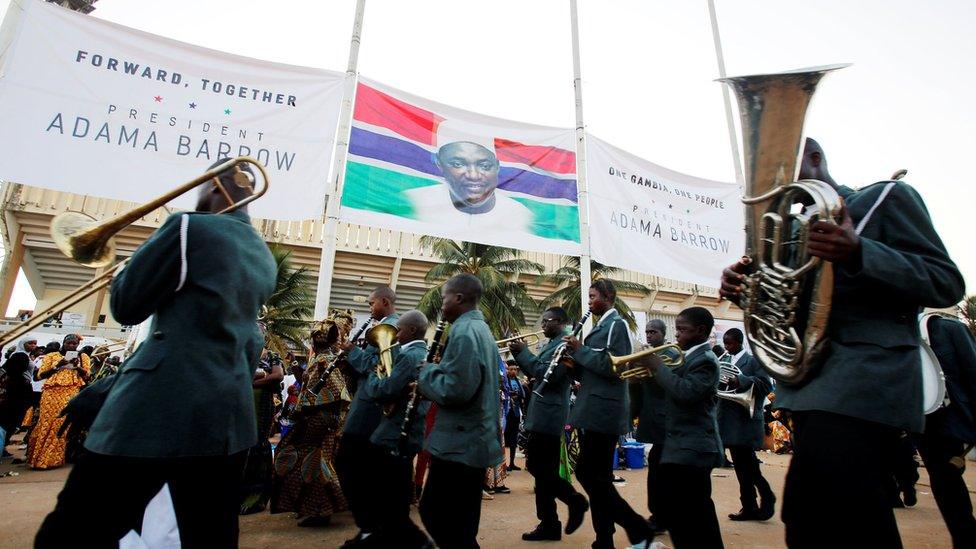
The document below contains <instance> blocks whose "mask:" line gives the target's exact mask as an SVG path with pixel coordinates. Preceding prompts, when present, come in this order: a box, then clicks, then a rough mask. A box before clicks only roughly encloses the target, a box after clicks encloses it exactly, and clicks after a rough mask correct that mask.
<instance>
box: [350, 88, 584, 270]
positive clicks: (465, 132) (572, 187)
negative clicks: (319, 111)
mask: <svg viewBox="0 0 976 549" xmlns="http://www.w3.org/2000/svg"><path fill="white" fill-rule="evenodd" d="M574 139H575V137H574V131H573V130H572V129H567V128H550V127H544V126H533V125H529V124H522V123H519V122H511V121H508V120H501V119H497V118H491V117H488V116H484V115H481V114H476V113H472V112H469V111H463V110H460V109H456V108H453V107H449V106H447V105H442V104H439V103H435V102H432V101H429V100H426V99H423V98H420V97H416V96H413V95H409V94H407V93H404V92H401V91H398V90H395V89H392V88H389V87H387V86H384V85H382V84H379V83H377V82H373V81H369V80H366V79H361V80H360V83H359V86H358V88H357V90H356V103H355V110H354V111H353V124H352V133H351V136H350V139H349V158H348V161H347V163H346V175H345V184H344V187H343V193H342V208H341V213H340V217H341V218H342V220H343V221H347V222H350V223H358V224H363V225H370V226H374V227H385V228H389V229H395V230H402V231H408V232H413V233H418V234H428V235H434V236H440V237H444V238H452V239H455V240H466V241H469V242H478V243H481V244H489V245H494V246H507V247H512V248H519V249H523V250H533V251H540V252H553V253H561V254H568V255H578V254H579V217H578V209H577V204H576V154H575V153H574V152H573V149H574Z"/></svg>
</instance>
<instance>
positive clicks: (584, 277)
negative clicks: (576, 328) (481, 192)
mask: <svg viewBox="0 0 976 549" xmlns="http://www.w3.org/2000/svg"><path fill="white" fill-rule="evenodd" d="M569 11H570V19H571V23H572V28H573V90H574V91H575V93H576V196H577V199H576V205H577V210H579V226H580V227H579V229H580V300H581V301H582V306H581V308H580V311H582V312H584V313H585V312H586V311H587V310H588V309H589V292H590V283H591V280H592V274H591V273H590V203H589V194H588V192H587V190H586V130H585V127H584V125H583V79H582V78H581V76H580V74H581V70H580V49H579V10H578V8H577V5H576V0H570V1H569ZM589 323H590V321H589V320H587V324H589ZM587 328H589V326H584V330H585V329H587Z"/></svg>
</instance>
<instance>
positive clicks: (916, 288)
mask: <svg viewBox="0 0 976 549" xmlns="http://www.w3.org/2000/svg"><path fill="white" fill-rule="evenodd" d="M799 178H800V179H818V180H820V181H823V182H826V183H827V184H829V185H830V186H831V187H833V188H834V189H836V190H837V192H838V193H839V194H840V195H841V196H842V197H843V198H844V203H845V210H844V212H843V220H842V223H841V224H839V225H834V224H832V223H827V222H824V221H818V222H816V223H814V224H813V225H812V226H811V227H810V231H809V232H810V242H809V245H808V250H809V251H810V253H811V254H812V255H813V256H815V257H819V258H822V259H824V260H826V261H830V262H832V263H833V264H834V277H833V278H834V288H833V298H832V306H831V311H830V321H829V323H828V328H827V329H828V339H827V343H826V345H827V348H826V349H825V350H824V352H823V355H824V357H825V358H824V360H823V363H822V364H821V365H819V369H818V370H817V371H816V372H815V373H814V374H813V376H812V377H811V379H809V380H808V381H805V382H804V383H802V384H799V385H788V384H786V383H781V384H779V385H778V386H777V394H776V405H777V407H779V408H781V409H785V410H791V411H792V422H793V442H794V453H793V459H792V461H791V462H790V468H789V471H788V472H787V475H786V486H785V488H784V491H783V514H782V516H783V522H784V523H786V543H787V545H789V546H790V547H822V546H824V545H829V544H834V543H836V539H835V534H836V532H849V533H850V534H849V537H848V539H847V540H846V541H847V542H848V543H849V544H850V545H868V544H869V545H872V546H881V547H901V538H900V536H899V534H898V525H897V524H896V522H895V515H894V512H893V511H892V509H891V505H890V503H889V501H888V498H887V497H886V492H885V489H884V485H885V484H886V483H887V479H888V477H889V475H890V474H891V468H890V464H889V456H891V455H893V454H894V452H895V450H894V448H895V446H896V445H897V443H898V437H899V435H900V433H901V431H903V430H908V431H910V432H920V431H921V430H922V424H923V416H922V390H921V376H920V375H918V372H919V355H918V341H919V332H918V324H917V322H916V320H915V318H916V315H917V314H918V312H919V311H920V309H921V308H923V307H936V308H938V307H948V306H950V305H953V304H955V303H957V302H958V301H959V300H960V299H962V296H963V292H964V288H965V284H964V282H963V279H962V275H961V274H960V273H959V270H958V269H957V268H956V266H955V264H954V263H953V262H952V259H950V258H949V254H948V253H947V252H946V250H945V247H944V246H943V245H942V240H941V239H940V238H939V235H938V233H937V232H936V230H935V228H934V227H933V226H932V220H931V219H930V218H929V214H928V211H927V210H926V208H925V205H924V203H923V202H922V199H921V197H920V196H919V195H918V193H917V192H916V191H915V190H914V189H913V188H912V187H910V186H909V185H907V184H905V183H903V182H901V181H890V182H882V183H880V184H875V185H870V186H868V187H865V188H863V189H861V190H859V191H856V192H855V191H853V190H851V189H850V188H848V187H843V186H840V185H838V184H837V183H836V182H835V181H834V180H833V178H832V177H831V176H830V173H829V172H828V170H827V159H826V156H825V155H824V153H823V150H822V149H821V148H820V145H819V144H817V142H816V141H814V140H812V139H807V141H806V147H805V149H804V151H803V157H802V161H801V166H800V170H799ZM855 225H858V226H859V229H861V230H860V231H857V230H855ZM746 269H747V266H746V264H744V263H742V262H739V263H737V264H736V265H733V266H732V267H730V268H728V269H726V270H725V271H724V272H723V276H722V290H721V293H722V296H723V297H727V298H729V299H731V300H733V301H736V302H737V301H738V299H739V296H740V295H741V292H742V287H741V284H742V281H743V276H742V275H741V274H740V273H741V272H745V270H746ZM825 526H829V527H825ZM851 536H853V537H851Z"/></svg>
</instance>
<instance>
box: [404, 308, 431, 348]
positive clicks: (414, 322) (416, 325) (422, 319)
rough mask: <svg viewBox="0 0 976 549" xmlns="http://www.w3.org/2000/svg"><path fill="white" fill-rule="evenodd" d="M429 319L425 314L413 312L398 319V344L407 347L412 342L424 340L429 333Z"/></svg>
mask: <svg viewBox="0 0 976 549" xmlns="http://www.w3.org/2000/svg"><path fill="white" fill-rule="evenodd" d="M427 324H428V323H427V317H426V316H424V313H422V312H420V311H417V310H412V311H407V312H405V313H403V316H401V317H400V318H399V319H397V343H399V344H400V345H405V344H407V343H410V342H411V341H416V340H418V339H423V338H424V334H426V333H427Z"/></svg>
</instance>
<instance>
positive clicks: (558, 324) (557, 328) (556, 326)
mask: <svg viewBox="0 0 976 549" xmlns="http://www.w3.org/2000/svg"><path fill="white" fill-rule="evenodd" d="M567 322H569V316H568V315H567V314H566V309H563V308H562V307H549V308H548V309H546V311H545V312H544V313H542V332H543V333H544V334H545V336H546V337H548V338H549V339H555V338H557V337H562V336H564V335H566V323H567Z"/></svg>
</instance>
